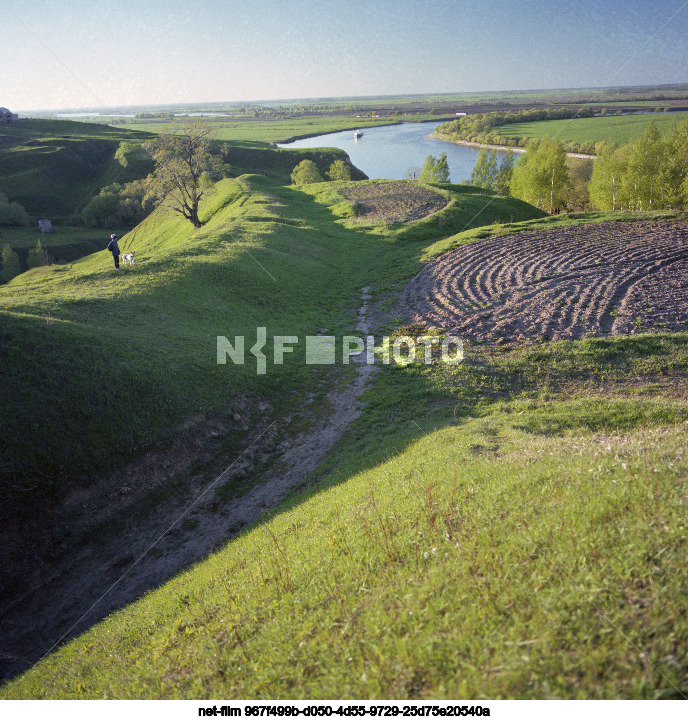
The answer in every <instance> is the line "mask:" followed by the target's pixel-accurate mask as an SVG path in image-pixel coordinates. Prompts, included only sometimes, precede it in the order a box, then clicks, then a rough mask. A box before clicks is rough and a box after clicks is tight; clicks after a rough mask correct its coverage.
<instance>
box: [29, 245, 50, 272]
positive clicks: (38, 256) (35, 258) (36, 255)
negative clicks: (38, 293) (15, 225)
mask: <svg viewBox="0 0 688 721" xmlns="http://www.w3.org/2000/svg"><path fill="white" fill-rule="evenodd" d="M26 264H27V265H28V267H29V268H37V267H38V266H39V265H46V264H47V259H46V256H45V249H44V248H43V246H42V245H41V240H40V238H39V239H38V243H36V247H35V248H31V250H30V251H29V254H28V256H27V258H26Z"/></svg>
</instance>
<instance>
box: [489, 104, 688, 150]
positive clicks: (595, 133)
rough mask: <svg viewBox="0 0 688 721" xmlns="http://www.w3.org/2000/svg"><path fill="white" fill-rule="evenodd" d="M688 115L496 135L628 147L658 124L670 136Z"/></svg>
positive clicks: (516, 128)
mask: <svg viewBox="0 0 688 721" xmlns="http://www.w3.org/2000/svg"><path fill="white" fill-rule="evenodd" d="M686 117H688V113H683V112H678V113H644V114H642V115H618V116H617V115H609V116H607V117H599V118H579V119H576V120H547V121H543V122H537V123H514V124H512V125H500V126H497V127H495V128H493V130H494V132H496V133H499V134H500V135H503V136H505V137H511V138H513V137H518V138H521V137H528V138H544V137H546V136H548V137H550V138H554V137H556V138H559V139H560V140H572V141H573V142H575V143H587V142H593V143H597V142H599V141H601V140H604V141H607V142H614V143H618V144H619V145H621V144H623V143H627V142H629V141H630V140H633V138H638V137H640V136H641V135H643V133H644V132H645V128H646V127H647V125H648V123H651V122H654V123H656V125H657V127H658V128H659V131H660V132H661V133H662V135H665V134H666V133H668V132H669V131H670V130H671V129H672V128H673V127H674V125H678V124H679V123H681V122H682V121H683V120H684V119H685V118H686Z"/></svg>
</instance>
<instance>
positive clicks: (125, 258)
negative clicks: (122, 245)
mask: <svg viewBox="0 0 688 721" xmlns="http://www.w3.org/2000/svg"><path fill="white" fill-rule="evenodd" d="M135 252H136V251H134V250H132V251H131V253H122V262H123V263H124V265H126V264H127V263H129V265H134V253H135Z"/></svg>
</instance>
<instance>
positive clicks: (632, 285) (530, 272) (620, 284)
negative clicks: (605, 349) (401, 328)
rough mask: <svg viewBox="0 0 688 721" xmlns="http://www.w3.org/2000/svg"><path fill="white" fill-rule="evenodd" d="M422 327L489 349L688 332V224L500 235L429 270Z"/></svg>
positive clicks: (412, 296)
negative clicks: (569, 340)
mask: <svg viewBox="0 0 688 721" xmlns="http://www.w3.org/2000/svg"><path fill="white" fill-rule="evenodd" d="M404 305H405V307H406V311H407V313H408V315H409V316H410V317H412V318H413V320H414V321H415V322H426V323H427V324H428V325H429V326H431V327H438V328H442V329H444V330H446V331H449V332H452V333H455V334H457V335H460V336H461V337H462V338H464V339H467V340H471V341H474V342H480V343H487V344H500V343H515V342H521V341H527V340H528V341H543V340H557V339H579V338H587V337H592V336H612V335H625V334H633V333H646V332H659V331H680V330H688V223H686V222H676V221H673V222H672V221H658V222H650V223H648V222H637V223H614V222H608V223H600V224H595V225H579V226H570V227H566V228H557V229H552V230H540V231H535V232H532V233H521V234H517V235H507V236H496V237H492V238H488V239H485V240H482V241H477V242H475V243H471V244H469V245H466V246H463V247H461V248H458V249H457V250H454V251H451V252H449V253H446V254H445V255H443V256H441V257H440V258H438V259H437V260H435V261H433V262H432V263H429V264H428V265H427V266H426V267H425V269H424V270H423V272H421V273H420V274H419V275H418V276H417V277H416V278H414V279H413V280H412V281H411V282H410V283H409V285H408V286H407V288H406V290H405V295H404Z"/></svg>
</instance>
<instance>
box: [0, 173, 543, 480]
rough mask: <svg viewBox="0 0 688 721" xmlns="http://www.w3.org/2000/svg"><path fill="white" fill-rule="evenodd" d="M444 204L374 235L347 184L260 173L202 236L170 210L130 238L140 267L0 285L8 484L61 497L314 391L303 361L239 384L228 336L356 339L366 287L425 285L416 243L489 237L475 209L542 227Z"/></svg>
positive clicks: (461, 195) (471, 206)
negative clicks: (151, 452)
mask: <svg viewBox="0 0 688 721" xmlns="http://www.w3.org/2000/svg"><path fill="white" fill-rule="evenodd" d="M366 182H367V181H366ZM377 185H379V182H378V183H377ZM396 185H399V183H397V184H396ZM401 185H402V186H403V185H404V183H401ZM406 185H407V186H409V187H410V186H412V185H413V184H410V183H407V184H406ZM439 193H441V194H442V195H440V197H441V198H443V200H442V202H443V203H446V204H447V205H446V208H445V209H444V210H442V211H440V212H438V213H436V214H434V215H433V216H429V217H428V218H426V219H422V220H419V221H416V222H414V223H412V224H411V225H405V224H397V225H394V226H389V225H388V224H385V223H378V224H377V225H374V226H371V227H369V228H368V229H367V232H365V233H364V232H363V230H362V228H361V227H360V226H358V225H357V226H355V227H351V224H349V225H346V224H345V223H346V221H345V220H341V218H340V215H338V213H339V214H341V215H343V216H347V215H351V213H350V212H349V211H347V208H350V207H351V206H350V204H349V203H348V202H347V201H346V200H345V199H344V198H343V197H342V196H340V195H338V194H337V193H336V185H335V184H332V183H323V184H319V185H314V186H310V187H308V188H305V189H304V190H295V189H293V188H290V187H284V186H282V185H279V184H277V183H274V182H272V181H270V180H268V179H266V178H265V177H260V176H244V177H242V178H239V179H236V180H229V179H228V180H226V181H223V183H221V184H220V185H219V186H218V189H217V193H216V194H215V195H214V196H213V197H212V199H211V200H209V201H208V203H207V204H206V206H205V207H204V208H203V212H204V213H205V219H206V221H207V222H206V224H205V226H204V227H203V229H202V230H201V231H199V232H198V233H192V232H191V231H192V229H191V226H190V224H188V223H187V222H186V221H184V220H182V219H180V218H179V217H178V216H176V215H174V214H166V213H165V211H162V210H160V211H156V212H155V213H153V215H151V216H150V217H149V218H148V219H147V220H146V221H144V222H143V223H142V224H141V225H140V226H139V227H138V228H136V229H135V230H134V231H132V232H131V233H129V234H128V235H126V236H125V237H124V238H123V240H122V242H121V249H122V252H126V251H128V250H135V251H136V259H137V264H136V267H135V268H133V269H132V268H126V269H123V270H122V271H121V272H120V273H118V274H115V272H114V270H113V267H112V260H111V258H110V256H109V254H108V253H107V252H105V251H103V252H100V253H95V254H93V255H90V256H87V257H85V258H82V259H80V260H77V261H75V262H74V263H73V264H72V265H70V266H50V267H43V268H37V269H34V270H32V271H29V272H27V273H24V274H22V275H21V276H18V277H17V278H15V279H14V280H12V281H11V282H10V283H9V284H7V285H6V286H3V287H2V288H0V333H2V338H3V350H2V353H3V367H5V368H6V369H9V368H11V369H12V373H11V376H10V377H9V379H8V382H6V383H3V384H2V387H1V388H0V395H1V397H2V402H3V403H4V404H6V407H13V408H15V413H14V414H13V417H12V418H7V419H5V420H4V423H3V428H2V436H1V437H2V441H1V442H2V444H3V448H2V455H1V456H0V457H1V458H2V467H0V472H2V476H3V478H5V479H13V480H12V483H11V485H10V486H9V488H10V490H11V488H13V487H15V486H16V487H17V488H20V487H24V486H25V485H27V484H28V486H29V487H30V488H37V487H38V488H60V487H62V484H64V483H73V482H75V480H76V479H79V478H81V477H83V476H84V475H85V474H88V473H93V472H97V471H102V470H105V469H107V468H108V467H111V465H112V464H113V463H120V462H122V461H125V460H126V459H127V458H128V457H131V456H133V455H136V454H139V453H140V452H141V451H142V450H143V449H145V448H147V447H149V446H150V444H151V443H153V442H155V441H157V440H160V439H161V438H164V437H166V436H168V435H169V434H170V433H172V432H173V431H174V429H175V428H177V426H178V424H180V423H181V422H182V421H183V420H185V419H186V418H188V417H190V416H191V415H193V414H194V413H197V412H208V411H210V410H215V409H217V408H220V407H222V405H223V403H225V402H226V399H227V398H228V397H231V395H232V393H233V392H238V391H239V389H249V390H250V391H251V392H253V393H255V394H256V395H258V396H267V395H270V396H271V397H272V396H275V397H277V398H280V397H281V395H282V394H283V393H284V389H285V388H288V389H289V392H291V391H294V390H295V389H296V388H298V387H299V386H300V385H301V384H304V383H307V382H308V380H307V374H305V373H304V370H303V369H300V368H299V364H298V360H299V359H298V355H297V356H296V357H295V359H294V360H293V362H291V363H289V362H288V363H287V364H286V366H285V367H284V369H280V373H279V375H280V377H281V380H280V382H279V383H278V382H277V381H276V380H275V378H274V377H272V376H271V374H268V375H267V376H266V377H256V376H255V368H254V367H251V366H248V365H246V366H243V367H235V368H233V369H232V373H231V376H230V377H228V370H227V369H226V368H222V367H218V366H217V365H216V364H215V342H216V341H215V339H216V336H218V335H226V336H232V335H239V334H242V333H245V334H246V335H247V336H249V337H252V336H255V328H256V327H257V326H267V327H269V332H270V334H278V333H280V332H282V333H291V334H306V333H312V332H315V331H317V328H318V327H319V326H325V327H332V328H342V327H344V326H345V325H346V323H347V322H349V323H350V322H351V317H350V315H347V312H345V309H348V308H349V306H350V302H351V301H350V299H351V298H352V297H355V296H356V294H357V292H358V288H360V287H361V286H363V285H366V284H371V283H373V282H374V281H377V282H378V283H379V282H380V280H381V279H382V278H383V277H385V278H386V279H387V281H394V280H398V279H400V278H403V277H410V276H411V275H413V274H414V273H415V272H417V270H416V269H417V267H418V266H417V263H418V255H419V253H420V249H419V247H418V245H417V244H416V243H409V241H411V240H418V239H423V240H431V239H433V238H439V237H441V236H443V235H445V234H446V233H447V232H448V230H450V229H451V228H452V227H456V228H457V229H462V228H464V227H471V225H479V224H482V222H484V220H483V218H482V216H480V215H478V214H476V212H475V208H476V198H478V197H480V198H483V199H484V201H483V205H485V204H486V202H487V201H489V206H488V207H487V210H486V211H485V212H489V214H490V215H489V217H490V218H495V219H499V218H501V219H505V218H512V217H513V216H514V214H516V215H517V216H518V218H519V219H522V218H525V217H540V216H541V215H542V214H541V213H540V211H537V210H536V209H534V208H532V207H531V206H529V205H527V204H526V203H522V202H520V201H516V200H515V199H513V198H509V199H498V198H485V196H483V195H475V194H472V193H467V192H462V191H461V189H460V188H457V187H454V186H449V187H448V188H447V189H444V190H440V191H439ZM445 196H446V197H445ZM343 223H344V224H343ZM390 244H391V245H390ZM383 253H384V255H381V254H383ZM380 274H382V275H380ZM322 309H325V310H322ZM347 319H348V320H347ZM292 366H293V367H292ZM152 399H155V402H151V401H152ZM27 429H31V432H27ZM114 439H117V442H118V443H119V444H120V446H121V448H120V450H118V453H117V455H116V457H113V455H112V454H111V453H109V452H108V448H109V447H110V445H111V444H112V442H113V440H114ZM75 449H78V450H76V451H75ZM6 482H7V481H6Z"/></svg>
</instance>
